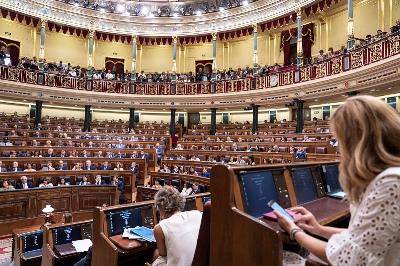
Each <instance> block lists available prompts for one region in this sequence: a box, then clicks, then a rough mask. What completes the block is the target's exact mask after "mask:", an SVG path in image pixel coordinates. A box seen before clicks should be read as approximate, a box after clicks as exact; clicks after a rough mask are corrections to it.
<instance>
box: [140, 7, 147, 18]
mask: <svg viewBox="0 0 400 266" xmlns="http://www.w3.org/2000/svg"><path fill="white" fill-rule="evenodd" d="M141 12H142V14H143V15H145V16H146V15H147V14H148V13H149V9H148V8H147V7H145V6H144V7H142V9H141Z"/></svg>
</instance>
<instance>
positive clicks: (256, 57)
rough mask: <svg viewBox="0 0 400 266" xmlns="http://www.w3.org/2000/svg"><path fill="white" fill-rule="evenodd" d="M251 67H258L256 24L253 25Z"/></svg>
mask: <svg viewBox="0 0 400 266" xmlns="http://www.w3.org/2000/svg"><path fill="white" fill-rule="evenodd" d="M253 65H254V67H256V66H257V65H258V32H257V24H254V25H253Z"/></svg>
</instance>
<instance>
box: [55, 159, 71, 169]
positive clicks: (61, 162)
mask: <svg viewBox="0 0 400 266" xmlns="http://www.w3.org/2000/svg"><path fill="white" fill-rule="evenodd" d="M55 169H56V170H59V171H65V170H68V167H67V165H65V164H64V161H63V160H59V161H58V164H57V166H56V167H55Z"/></svg>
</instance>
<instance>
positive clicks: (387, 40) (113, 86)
mask: <svg viewBox="0 0 400 266" xmlns="http://www.w3.org/2000/svg"><path fill="white" fill-rule="evenodd" d="M397 54H400V31H398V32H396V33H392V34H389V35H387V36H385V37H383V38H381V39H379V40H376V41H374V42H370V43H368V44H367V45H364V46H361V47H358V48H357V49H355V50H353V51H351V52H349V53H346V54H341V55H337V56H334V57H331V58H329V59H327V60H324V61H323V62H320V63H316V64H311V65H307V66H303V67H293V68H287V69H285V70H281V71H278V72H270V73H269V74H268V75H265V76H255V77H249V78H244V79H238V80H224V81H209V82H195V83H185V82H169V83H152V82H146V83H140V82H133V81H113V80H94V79H88V78H76V77H68V76H61V75H56V74H49V73H42V72H37V71H31V70H26V69H20V68H12V67H5V66H2V67H0V79H3V80H10V81H16V82H22V83H28V84H35V85H43V86H49V87H59V88H65V89H74V90H86V91H95V92H105V93H121V94H136V95H197V94H216V93H217V94H221V93H234V92H240V91H249V90H259V89H260V90H261V89H268V88H273V87H279V86H285V85H292V84H297V83H302V82H307V81H310V80H315V79H321V78H324V77H328V76H334V75H337V74H340V73H343V72H347V71H350V70H354V69H357V68H360V67H363V66H366V65H369V64H372V63H375V62H377V61H380V60H383V59H386V58H389V57H392V56H395V55H397Z"/></svg>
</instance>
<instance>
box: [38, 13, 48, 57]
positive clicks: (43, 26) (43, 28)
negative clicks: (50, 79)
mask: <svg viewBox="0 0 400 266" xmlns="http://www.w3.org/2000/svg"><path fill="white" fill-rule="evenodd" d="M46 24H47V20H45V19H42V20H41V21H40V50H39V59H44V40H45V37H46Z"/></svg>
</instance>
